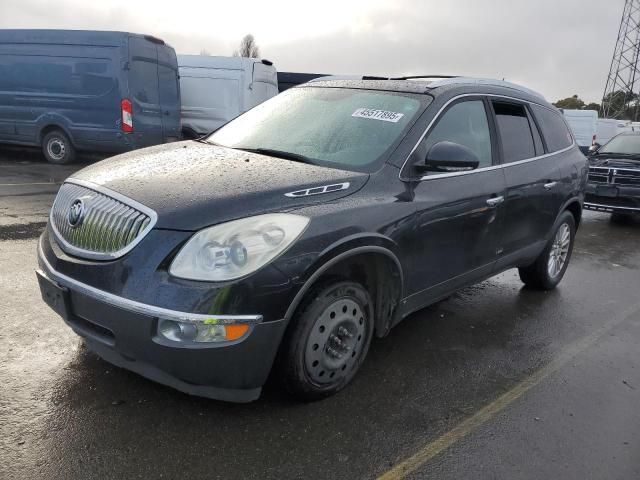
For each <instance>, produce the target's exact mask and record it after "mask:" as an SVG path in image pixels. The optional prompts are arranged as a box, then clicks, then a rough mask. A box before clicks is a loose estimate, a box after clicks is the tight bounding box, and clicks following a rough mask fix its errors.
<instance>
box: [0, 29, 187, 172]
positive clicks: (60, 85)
mask: <svg viewBox="0 0 640 480" xmlns="http://www.w3.org/2000/svg"><path fill="white" fill-rule="evenodd" d="M179 138H180V90H179V84H178V64H177V60H176V54H175V51H174V50H173V48H171V47H170V46H169V45H166V44H165V43H164V42H163V41H162V40H160V39H157V38H155V37H152V36H149V35H136V34H132V33H125V32H95V31H81V30H0V143H10V144H15V145H30V146H41V147H42V151H43V152H44V155H45V157H46V158H47V160H49V161H50V162H52V163H69V162H71V161H73V159H74V156H75V152H76V150H86V151H92V152H114V153H119V152H124V151H127V150H133V149H135V148H140V147H147V146H150V145H156V144H159V143H165V142H169V141H173V140H178V139H179Z"/></svg>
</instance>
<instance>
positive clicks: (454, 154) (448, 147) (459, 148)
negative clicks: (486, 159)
mask: <svg viewBox="0 0 640 480" xmlns="http://www.w3.org/2000/svg"><path fill="white" fill-rule="evenodd" d="M479 165H480V159H479V158H478V156H477V155H476V154H475V153H474V152H473V150H471V149H470V148H468V147H465V146H464V145H460V144H459V143H454V142H438V143H436V144H435V145H433V146H432V147H431V148H430V149H429V151H428V152H427V158H426V159H425V162H424V163H417V164H416V165H415V168H416V169H417V170H418V171H421V172H441V173H451V172H464V171H467V170H475V169H476V168H478V166H479Z"/></svg>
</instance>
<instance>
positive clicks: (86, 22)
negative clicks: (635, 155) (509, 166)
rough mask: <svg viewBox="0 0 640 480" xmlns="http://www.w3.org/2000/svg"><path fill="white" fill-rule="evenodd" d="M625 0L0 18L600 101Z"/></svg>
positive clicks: (301, 67) (344, 70) (430, 1)
mask: <svg viewBox="0 0 640 480" xmlns="http://www.w3.org/2000/svg"><path fill="white" fill-rule="evenodd" d="M623 4H624V0H535V1H534V0H386V1H380V0H321V1H315V2H308V1H307V2H305V1H304V0H283V1H277V0H273V1H266V0H224V1H220V0H208V1H191V0H181V1H171V2H169V1H160V0H98V1H91V0H55V1H52V0H18V1H15V0H0V28H71V29H91V30H124V31H131V32H137V33H148V34H153V35H156V36H159V37H161V38H162V39H164V40H165V41H166V42H167V43H169V44H171V45H172V46H173V47H174V48H175V49H176V51H177V52H178V53H200V51H201V50H202V49H206V50H207V51H209V52H210V53H211V54H213V55H230V54H231V53H232V51H233V50H234V48H236V46H237V44H238V43H239V40H240V38H241V37H242V36H243V35H244V34H246V33H252V34H254V36H255V37H256V40H257V42H258V44H259V46H260V49H261V53H262V56H263V57H265V58H268V59H270V60H272V61H273V62H274V63H275V65H276V68H277V69H278V70H281V71H299V72H318V73H333V74H369V75H392V76H398V75H411V74H425V73H427V74H456V75H461V74H462V75H476V76H486V77H494V78H505V79H507V80H510V81H514V82H518V83H522V84H525V85H527V86H529V87H531V88H533V89H535V90H538V91H540V92H541V93H543V94H544V95H545V96H546V97H547V99H549V100H551V101H555V100H557V99H559V98H564V97H567V96H570V95H573V94H579V95H580V96H581V98H583V99H585V100H587V101H598V102H599V101H600V99H601V97H602V92H603V90H604V86H605V81H606V77H607V73H608V70H609V66H610V62H611V55H612V53H613V48H614V44H615V40H616V36H617V32H618V27H619V22H620V16H621V14H622V8H623Z"/></svg>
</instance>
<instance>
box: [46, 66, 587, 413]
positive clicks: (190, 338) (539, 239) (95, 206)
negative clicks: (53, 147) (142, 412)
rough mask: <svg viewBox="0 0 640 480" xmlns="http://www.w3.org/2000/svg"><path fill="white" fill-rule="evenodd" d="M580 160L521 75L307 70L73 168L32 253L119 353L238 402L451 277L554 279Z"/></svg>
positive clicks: (298, 375)
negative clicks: (228, 112)
mask: <svg viewBox="0 0 640 480" xmlns="http://www.w3.org/2000/svg"><path fill="white" fill-rule="evenodd" d="M586 179H587V160H586V159H585V157H584V156H583V155H582V154H581V153H580V151H579V149H578V147H577V146H576V144H575V142H574V139H573V137H572V135H571V133H570V131H569V129H568V128H567V125H566V124H565V122H564V120H563V117H562V114H561V113H560V112H559V111H558V110H556V109H555V108H553V107H552V106H551V105H549V104H548V103H547V102H546V101H545V100H544V99H543V98H542V97H541V96H540V95H539V94H537V93H535V92H532V91H530V90H528V89H525V88H523V87H519V86H517V85H513V84H510V83H506V82H501V81H493V80H480V79H469V78H448V79H438V80H431V81H407V80H361V81H327V82H317V83H313V84H308V85H302V86H299V87H296V88H293V89H290V90H288V91H286V92H284V93H282V94H281V95H278V96H277V97H275V98H273V99H271V100H268V101H267V102H265V103H263V104H261V105H260V106H258V107H256V108H254V109H252V110H250V111H249V112H247V113H245V114H243V115H241V116H240V117H238V118H236V119H235V120H233V121H231V122H230V123H228V124H227V125H225V126H223V127H222V128H220V129H219V130H217V131H216V132H215V133H213V134H211V135H209V136H208V137H206V138H203V139H200V140H198V141H187V142H181V143H174V144H171V145H162V146H157V147H151V148H147V149H144V150H139V151H135V152H131V153H127V154H124V155H120V156H117V157H114V158H112V159H109V160H106V161H104V162H100V163H98V164H95V165H93V166H89V167H88V168H85V169H83V170H81V171H80V172H78V173H75V174H74V175H72V176H71V177H70V178H69V179H67V181H66V182H65V183H64V184H63V185H62V187H61V188H60V191H59V193H58V195H57V197H56V199H55V202H54V205H53V207H52V211H51V216H50V220H49V223H48V226H47V228H46V231H45V232H44V233H43V234H42V237H41V238H40V241H39V246H38V259H39V269H38V271H37V274H38V279H39V282H40V288H41V292H42V296H43V298H44V299H45V301H46V302H47V303H48V304H49V305H50V306H51V307H52V308H53V309H54V310H55V311H56V312H57V313H59V314H60V315H61V316H62V317H63V318H64V320H65V322H66V323H67V324H68V325H69V326H70V327H71V328H72V329H73V330H74V331H75V332H77V333H78V334H79V335H80V336H82V337H84V339H85V342H86V345H87V346H88V347H89V348H90V349H91V350H93V351H94V352H96V353H97V354H98V355H100V356H101V357H103V358H104V359H105V360H107V361H109V362H112V363H113V364H115V365H118V366H121V367H124V368H127V369H130V370H132V371H134V372H137V373H139V374H141V375H143V376H145V377H147V378H150V379H153V380H156V381H158V382H161V383H163V384H166V385H170V386H172V387H174V388H177V389H179V390H182V391H184V392H187V393H190V394H195V395H201V396H207V397H211V398H217V399H223V400H229V401H245V402H246V401H251V400H254V399H256V398H257V397H258V396H259V394H260V392H261V388H262V386H263V383H264V382H265V380H266V379H267V376H268V375H269V374H270V372H271V370H272V368H275V369H277V370H276V371H275V372H274V377H275V378H277V379H280V380H281V381H282V382H283V384H284V386H285V387H286V388H287V389H288V390H289V391H290V392H292V393H293V394H294V395H296V396H298V397H300V398H302V399H306V400H312V399H318V398H321V397H324V396H327V395H330V394H332V393H335V392H336V391H338V390H340V389H341V388H343V387H344V386H345V385H347V384H348V383H349V382H350V381H351V380H352V378H353V377H354V375H355V374H356V372H357V371H358V369H359V368H360V366H361V365H362V363H363V361H364V359H365V357H366V355H367V350H368V349H369V345H370V343H371V339H372V337H373V336H374V335H375V336H378V337H384V336H385V335H386V334H387V333H388V332H389V330H390V329H391V328H392V327H393V326H394V325H396V324H397V323H398V322H399V321H400V320H402V319H403V318H404V317H406V316H407V315H409V314H411V313H412V312H415V311H417V310H419V309H421V308H423V307H425V306H426V305H429V304H432V303H434V302H436V301H438V300H440V299H442V298H444V297H446V296H448V295H450V294H451V293H452V292H454V291H456V290H457V289H460V288H462V287H464V286H467V285H470V284H473V283H476V282H480V281H482V280H484V279H486V278H488V277H491V276H493V275H496V274H497V273H499V272H501V271H504V270H506V269H510V268H518V269H519V271H520V277H521V279H522V280H523V282H524V283H525V284H526V285H528V286H529V287H531V288H538V289H551V288H554V287H555V286H556V285H557V284H558V282H560V280H561V279H562V277H563V275H564V273H565V271H566V269H567V265H568V263H569V259H570V257H571V251H572V247H573V242H574V236H575V233H576V228H577V227H578V225H579V223H580V218H581V211H582V205H583V196H584V188H585V184H586Z"/></svg>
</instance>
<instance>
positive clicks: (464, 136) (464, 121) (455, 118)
mask: <svg viewBox="0 0 640 480" xmlns="http://www.w3.org/2000/svg"><path fill="white" fill-rule="evenodd" d="M444 141H448V142H454V143H459V144H460V145H464V146H465V147H468V148H470V149H471V150H473V151H474V152H475V154H476V155H477V156H478V159H479V160H480V168H481V167H488V166H490V165H491V163H492V156H491V133H490V131H489V121H488V120H487V112H486V110H485V108H484V102H483V101H482V100H470V101H466V102H460V103H456V104H455V105H454V106H452V107H451V108H449V109H448V110H447V111H446V112H445V113H444V115H442V117H440V120H438V123H436V126H435V127H434V128H433V129H432V130H431V132H429V135H428V136H427V138H426V139H425V141H424V144H423V145H422V147H421V151H423V152H424V154H425V155H426V154H427V152H428V151H429V149H430V148H431V147H432V146H433V145H435V144H436V143H438V142H444Z"/></svg>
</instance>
